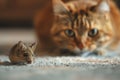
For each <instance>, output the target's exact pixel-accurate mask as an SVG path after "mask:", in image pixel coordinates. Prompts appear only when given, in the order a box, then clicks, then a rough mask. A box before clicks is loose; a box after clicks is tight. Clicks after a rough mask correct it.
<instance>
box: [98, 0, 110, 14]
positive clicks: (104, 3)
mask: <svg viewBox="0 0 120 80" xmlns="http://www.w3.org/2000/svg"><path fill="white" fill-rule="evenodd" d="M97 10H98V11H99V12H102V13H103V12H109V11H110V6H109V2H108V0H100V1H99V3H98V6H97Z"/></svg>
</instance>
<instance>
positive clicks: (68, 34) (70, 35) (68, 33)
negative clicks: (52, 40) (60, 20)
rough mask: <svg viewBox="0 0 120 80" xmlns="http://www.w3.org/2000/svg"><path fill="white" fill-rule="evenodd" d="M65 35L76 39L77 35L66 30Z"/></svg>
mask: <svg viewBox="0 0 120 80" xmlns="http://www.w3.org/2000/svg"><path fill="white" fill-rule="evenodd" d="M65 34H66V35H67V36H69V37H74V36H75V33H74V32H73V31H72V30H65Z"/></svg>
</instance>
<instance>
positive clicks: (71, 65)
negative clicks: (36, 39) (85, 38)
mask: <svg viewBox="0 0 120 80" xmlns="http://www.w3.org/2000/svg"><path fill="white" fill-rule="evenodd" d="M0 59H1V61H9V60H8V58H7V56H0ZM34 79H35V80H88V79H89V80H120V58H118V57H114V58H106V57H103V58H93V57H91V58H80V57H56V58H52V57H45V58H36V60H35V62H34V63H33V64H30V65H23V66H17V65H9V66H5V65H1V66H0V80H34Z"/></svg>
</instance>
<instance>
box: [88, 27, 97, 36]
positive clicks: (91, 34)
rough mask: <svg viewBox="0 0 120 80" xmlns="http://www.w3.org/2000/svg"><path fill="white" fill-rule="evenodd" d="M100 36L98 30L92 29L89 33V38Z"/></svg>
mask: <svg viewBox="0 0 120 80" xmlns="http://www.w3.org/2000/svg"><path fill="white" fill-rule="evenodd" d="M97 35H98V29H95V28H94V29H91V30H90V31H89V32H88V36H89V37H95V36H97Z"/></svg>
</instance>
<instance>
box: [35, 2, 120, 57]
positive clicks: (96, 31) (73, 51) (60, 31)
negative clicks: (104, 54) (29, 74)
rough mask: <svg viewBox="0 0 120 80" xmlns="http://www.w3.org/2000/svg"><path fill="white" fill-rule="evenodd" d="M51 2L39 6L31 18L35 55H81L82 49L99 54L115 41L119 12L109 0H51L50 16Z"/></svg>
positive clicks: (119, 21) (117, 37)
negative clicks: (34, 36)
mask: <svg viewBox="0 0 120 80" xmlns="http://www.w3.org/2000/svg"><path fill="white" fill-rule="evenodd" d="M103 1H105V4H104V3H103V4H102V2H103ZM107 4H108V5H107ZM51 5H52V4H48V5H47V8H45V9H44V10H41V11H42V12H40V13H39V14H38V16H37V19H36V21H35V22H36V25H35V26H36V30H37V34H38V39H39V42H38V46H37V49H36V53H37V54H38V55H40V56H61V55H63V56H65V55H69V56H70V55H81V54H82V53H84V52H85V51H93V52H94V51H97V52H98V54H99V53H100V54H101V51H100V50H101V49H107V48H109V47H108V46H110V45H111V44H112V45H113V44H114V43H115V42H116V41H115V40H116V39H117V42H119V31H117V30H119V29H120V28H119V26H120V25H119V24H120V18H118V17H120V12H119V9H118V8H117V7H116V5H115V3H114V2H113V1H110V0H108V1H107V0H68V2H67V3H64V2H62V1H61V0H53V7H54V17H53V15H52V14H53V13H52V6H51ZM48 6H49V7H48ZM108 6H109V7H110V11H109V10H107V9H108ZM103 7H106V8H103ZM47 13H49V14H51V15H47ZM46 16H47V17H46ZM48 17H49V18H48ZM44 23H45V25H43V24H44ZM52 24H53V25H52ZM116 31H117V32H116ZM99 49H100V50H99Z"/></svg>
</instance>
